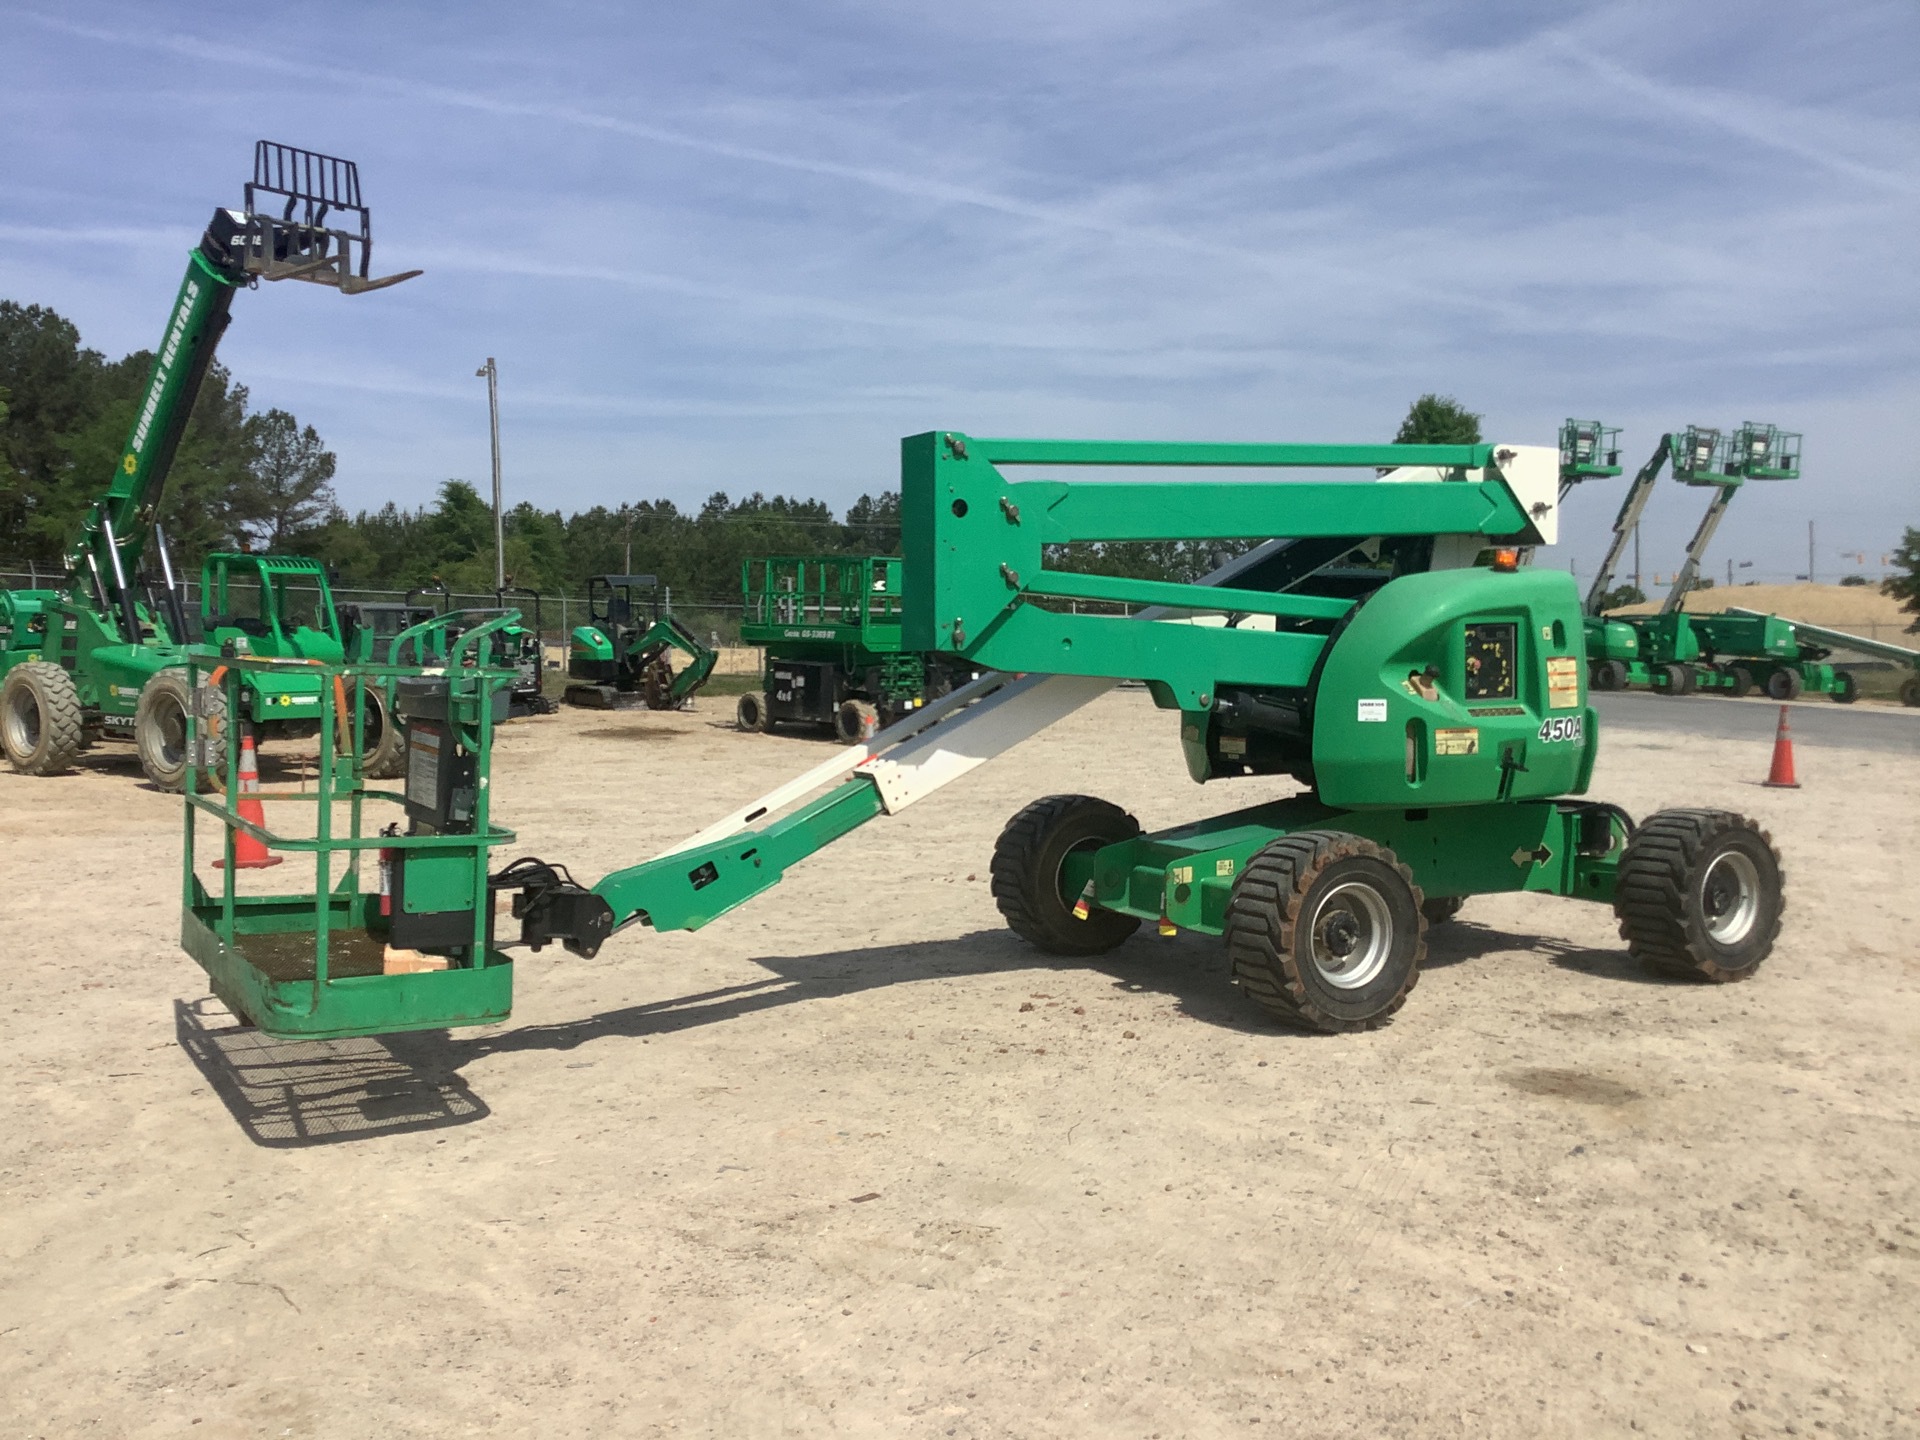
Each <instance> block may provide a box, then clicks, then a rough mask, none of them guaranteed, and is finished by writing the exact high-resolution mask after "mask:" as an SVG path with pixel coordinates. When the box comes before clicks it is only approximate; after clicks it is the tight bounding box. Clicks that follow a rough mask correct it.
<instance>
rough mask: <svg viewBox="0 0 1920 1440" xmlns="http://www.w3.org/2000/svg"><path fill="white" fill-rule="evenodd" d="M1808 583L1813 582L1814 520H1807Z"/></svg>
mask: <svg viewBox="0 0 1920 1440" xmlns="http://www.w3.org/2000/svg"><path fill="white" fill-rule="evenodd" d="M1807 583H1808V584H1812V583H1813V521H1811V520H1809V521H1807Z"/></svg>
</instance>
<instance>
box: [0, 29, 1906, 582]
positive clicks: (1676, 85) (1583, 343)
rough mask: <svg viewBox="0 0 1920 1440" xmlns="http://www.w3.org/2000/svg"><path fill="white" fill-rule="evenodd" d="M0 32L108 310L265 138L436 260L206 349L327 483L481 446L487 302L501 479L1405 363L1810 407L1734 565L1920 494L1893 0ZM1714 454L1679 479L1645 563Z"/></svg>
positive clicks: (452, 472) (887, 462)
mask: <svg viewBox="0 0 1920 1440" xmlns="http://www.w3.org/2000/svg"><path fill="white" fill-rule="evenodd" d="M280 14H284V15H286V16H287V17H288V18H287V19H285V20H284V21H279V20H277V19H275V18H273V17H275V16H276V15H280ZM256 17H258V18H256ZM454 17H457V20H456V19H455V18H454ZM243 21H244V22H246V23H240V22H243ZM0 53H5V54H6V55H7V56H8V62H9V63H8V65H7V67H6V68H7V72H8V84H7V85H6V86H5V87H0V147H3V148H0V153H4V154H5V155H6V156H7V160H6V163H5V165H4V167H0V296H5V297H9V298H14V299H19V300H23V301H38V302H41V303H45V304H50V305H52V306H54V307H56V308H57V309H59V310H61V311H62V312H63V313H65V314H67V315H68V316H69V317H71V318H72V319H73V320H74V321H75V322H76V323H77V324H78V325H79V326H80V328H81V332H82V334H83V336H84V337H85V339H86V341H87V343H89V344H91V345H93V346H95V347H97V348H99V349H102V350H104V351H106V352H108V353H110V354H119V353H123V352H124V351H126V350H129V349H134V348H139V347H146V346H151V345H152V344H154V343H155V340H156V338H157V336H158V333H159V330H160V327H161V323H162V321H163V319H164V318H165V314H166V310H167V306H168V305H169V303H170V302H171V299H172V295H173V290H174V287H175V285H176V283H177V281H178V277H179V273H180V270H181V266H182V263H183V258H184V257H183V252H184V250H185V248H186V247H187V246H188V245H190V244H191V243H192V242H193V240H194V239H195V238H196V237H197V235H198V233H199V229H200V227H201V226H202V225H203V224H204V223H205V218H206V215H207V214H208V213H209V211H210V210H211V209H212V208H213V207H214V206H215V205H231V204H237V203H238V202H239V199H240V186H241V183H242V182H243V181H244V179H245V178H246V175H247V172H248V169H249V167H250V164H251V153H252V142H253V141H254V140H255V139H258V138H262V137H265V138H272V139H278V140H284V141H287V142H289V143H292V144H297V145H303V146H307V147H309V148H313V149H318V150H323V151H326V152H329V153H333V154H338V155H344V156H347V157H349V158H352V159H354V160H357V161H358V162H359V164H360V167H361V176H362V181H363V184H364V186H365V189H366V194H367V197H368V201H369V203H370V204H371V206H372V207H373V212H374V233H375V239H376V244H375V259H376V269H398V268H410V267H413V266H422V267H424V268H425V270H426V272H427V273H426V274H425V276H424V277H422V278H421V279H419V280H416V281H413V282H411V283H409V284H407V285H404V286H401V287H398V288H397V289H394V290H391V291H386V292H381V293H377V294H374V295H370V296H364V297H359V298H355V299H350V300H344V299H342V298H341V297H339V296H337V295H335V294H332V293H329V292H326V291H323V290H321V289H319V288H318V287H313V286H301V285H278V286H271V287H265V288H263V289H262V290H260V291H259V292H257V293H254V294H248V295H245V296H242V297H240V299H239V301H238V302H237V303H236V305H235V311H234V315H235V318H234V324H233V328H232V329H231V330H230V331H229V333H228V336H227V339H226V341H225V344H224V347H223V351H222V355H223V358H224V359H225V361H226V362H227V364H228V365H229V366H230V367H231V368H232V369H233V371H234V372H235V374H236V375H237V376H238V377H239V378H240V379H241V380H242V381H243V382H244V383H246V384H247V385H249V386H250V387H251V389H252V392H253V395H254V398H255V401H256V403H258V404H262V405H268V404H271V405H279V406H283V407H285V408H287V409H289V410H292V411H293V412H294V413H295V414H296V415H298V416H299V417H300V418H301V419H302V420H305V421H308V422H310V423H312V424H314V425H316V426H317V427H318V428H319V429H320V431H321V433H322V434H323V435H324V436H325V437H326V439H327V441H328V442H329V443H330V444H331V445H332V446H333V447H334V449H335V450H336V451H337V452H338V453H339V456H340V477H339V482H338V489H339V493H340V498H341V500H342V501H343V502H344V503H345V504H346V505H348V506H349V507H350V508H357V507H360V506H369V505H376V504H379V503H381V502H382V501H384V500H386V499H388V498H392V499H394V500H397V501H399V502H401V503H402V504H408V505H413V504H420V503H424V502H426V501H428V500H429V499H430V498H431V497H432V494H433V491H434V488H435V487H436V485H437V484H438V483H439V482H440V481H441V480H443V479H445V478H446V477H448V476H462V477H465V478H469V479H472V480H475V481H483V480H484V478H485V475H486V470H487V449H486V413H485V412H486V407H485V385H484V382H482V381H480V380H477V379H475V378H474V377H473V371H474V368H475V366H477V365H478V364H479V363H480V362H481V361H482V360H484V359H485V357H486V356H488V355H489V354H491V355H494V356H497V357H498V360H499V364H500V371H501V397H502V430H503V449H504V452H505V468H506V480H507V492H508V499H509V501H510V502H511V501H515V500H520V499H527V500H532V501H534V502H535V503H538V504H540V505H543V506H547V507H558V508H563V509H572V508H577V507H582V506H585V505H589V504H593V503H596V502H602V503H607V504H617V503H619V502H620V501H622V500H630V499H638V498H646V497H653V496H661V495H664V496H668V497H671V498H673V499H674V500H676V501H679V502H683V503H696V504H697V503H698V501H699V500H700V499H702V498H704V497H705V496H706V495H707V494H708V493H710V492H711V491H713V490H716V489H720V490H727V491H729V492H731V493H733V494H736V495H738V494H741V493H744V492H746V491H750V490H754V489H761V490H768V491H773V490H785V491H790V492H798V493H807V494H817V495H820V496H822V497H824V498H826V499H828V500H830V501H832V502H833V503H835V504H836V505H837V506H844V505H845V504H846V503H847V502H849V501H851V500H852V499H854V498H855V497H856V496H858V495H859V494H860V493H861V492H862V491H864V490H876V489H880V488H886V487H889V486H891V485H893V484H896V483H897V474H896V467H897V445H896V442H897V440H898V438H899V437H900V436H901V435H903V434H907V433H911V432H917V431H921V430H927V429H933V428H943V429H965V430H969V431H972V432H973V433H975V434H1025V435H1051V436H1087V437H1113V438H1154V439H1234V440H1301V441H1307V440H1312V441H1348V440H1353V441H1359V440H1373V439H1385V438H1388V437H1390V435H1391V433H1392V431H1393V429H1394V427H1395V425H1396V424H1397V423H1398V421H1399V418H1400V416H1401V414H1402V413H1403V412H1404V410H1405V408H1406V405H1407V403H1408V402H1409V401H1410V400H1411V399H1412V398H1413V397H1414V396H1415V395H1417V394H1419V393H1420V392H1422V391H1426V390H1438V391H1441V392H1444V393H1451V394H1454V395H1457V396H1458V397H1460V399H1461V400H1463V401H1464V402H1466V403H1467V404H1468V405H1470V406H1471V407H1472V408H1474V409H1476V410H1479V411H1482V412H1484V413H1485V415H1486V416H1487V425H1486V428H1487V431H1488V436H1489V438H1490V439H1496V440H1505V441H1522V442H1535V443H1551V442H1552V439H1553V436H1554V434H1555V431H1556V429H1557V427H1558V424H1559V422H1560V420H1561V419H1562V418H1563V417H1565V416H1567V415H1569V414H1576V413H1577V414H1581V415H1583V416H1587V415H1590V416H1593V417H1597V418H1601V419H1604V420H1606V421H1607V422H1608V423H1610V424H1615V425H1619V426H1621V427H1622V428H1623V429H1624V431H1625V436H1624V442H1625V449H1626V452H1627V458H1628V459H1629V461H1630V462H1631V463H1637V462H1638V461H1639V460H1640V459H1641V458H1643V457H1644V455H1645V454H1646V453H1647V452H1648V451H1650V450H1651V449H1652V448H1653V446H1654V444H1655V442H1656V441H1657V439H1658V437H1659V435H1660V433H1661V432H1662V431H1663V430H1666V429H1669V428H1674V427H1678V426H1684V425H1686V424H1688V423H1689V422H1698V423H1703V424H1720V425H1724V426H1732V425H1734V424H1736V423H1738V422H1739V421H1741V420H1744V419H1755V420H1766V421H1772V422H1774V423H1777V424H1780V425H1783V426H1786V427H1787V428H1791V429H1798V430H1803V431H1805V432H1806V437H1807V439H1806V457H1807V458H1806V464H1805V473H1804V475H1803V478H1802V479H1800V480H1799V481H1796V482H1790V483H1783V484H1780V485H1777V486H1773V487H1769V488H1766V489H1760V488H1758V487H1756V490H1755V493H1753V494H1752V495H1749V496H1742V497H1741V499H1740V502H1739V503H1738V504H1736V505H1735V507H1734V508H1733V510H1732V512H1731V513H1730V516H1729V518H1728V520H1727V523H1726V524H1725V526H1724V527H1723V528H1722V530H1721V538H1720V540H1719V541H1718V542H1717V543H1716V546H1715V550H1714V555H1713V558H1712V561H1711V563H1710V566H1709V571H1710V573H1715V574H1719V575H1721V576H1723V577H1724V574H1725V569H1724V566H1725V562H1726V560H1727V559H1728V558H1734V559H1736V560H1751V561H1753V562H1754V565H1753V568H1752V569H1751V570H1748V571H1746V572H1744V573H1745V574H1746V575H1748V576H1757V577H1764V578H1782V579H1784V578H1791V577H1792V575H1793V574H1794V573H1796V572H1803V571H1804V570H1805V568H1806V532H1807V522H1808V520H1809V519H1817V520H1818V522H1819V556H1818V558H1817V564H1818V566H1819V569H1820V571H1822V572H1824V575H1823V578H1833V577H1834V576H1836V575H1838V574H1839V573H1841V571H1843V570H1844V569H1849V568H1854V567H1853V565H1852V562H1851V561H1847V560H1843V559H1842V558H1841V554H1840V552H1841V551H1842V550H1843V549H1844V550H1856V551H1865V552H1867V554H1868V561H1869V565H1868V567H1867V568H1868V569H1869V570H1870V571H1875V572H1877V565H1876V564H1875V563H1874V562H1877V560H1878V558H1879V555H1880V554H1881V553H1882V552H1883V551H1885V550H1886V549H1888V548H1889V547H1890V546H1891V544H1892V543H1893V541H1894V540H1895V538H1896V537H1897V534H1898V531H1899V528H1900V527H1901V526H1902V525H1905V524H1920V303H1917V302H1920V284H1917V283H1916V278H1915V272H1916V265H1915V263H1914V262H1915V253H1916V242H1915V232H1916V223H1915V222H1916V219H1920V84H1917V83H1916V80H1915V78H1914V76H1915V73H1916V68H1917V67H1916V62H1920V11H1917V10H1916V9H1915V7H1914V6H1913V5H1912V4H1910V3H1907V0H1898V3H1882V4H1868V3H1849V0H1832V3H1824V4H1798V5H1788V4H1768V3H1764V0H1761V3H1740V4H1735V3H1729V0H1698V3H1689V4H1685V5H1674V4H1670V3H1666V4H1661V3H1648V4H1597V5H1584V6H1582V5H1570V4H1555V5H1522V4H1512V3H1490V4H1483V5H1462V4H1455V5H1441V4H1428V5H1421V4H1401V5H1392V6H1385V5H1380V6H1375V5H1366V4H1357V3H1335V4H1325V5H1314V4H1309V3H1301V4H1287V5H1275V4H1266V5H1253V4H1244V5H1243V4H1225V3H1183V0H1157V3H1151V4H1149V3H1143V0H1105V3H1099V4H1091V3H1089V4H1056V5H1049V4H1045V3H1039V0H1024V3H1012V0H974V3H970V4H967V5H937V6H936V5H922V6H906V5H882V4H862V3H855V0H847V3H831V0H825V3H823V0H797V3H789V4H779V5H774V4H743V3H729V0H709V3H704V4H701V5H697V6H667V5H658V6H634V5H624V4H615V3H548V4H543V5H539V6H529V5H525V4H523V3H515V4H485V3H476V4H462V5H460V6H457V7H456V6H451V5H431V6H422V5H408V4H401V3H385V4H366V5H352V4H324V3H322V4H310V5H305V6H300V7H294V8H290V9H286V10H281V9H280V7H251V8H250V9H249V7H242V8H241V9H240V10H237V11H236V10H232V9H229V10H226V11H216V10H210V9H208V8H207V7H206V6H204V5H193V6H188V5H176V4H167V3H148V4H117V5H116V4H85V3H65V4H51V3H49V4H45V5H41V6H37V7H36V6H31V5H28V6H14V5H5V6H0ZM1623 483H1624V482H1614V483H1613V485H1612V486H1611V487H1607V488H1594V490H1593V493H1590V494H1585V495H1582V496H1580V497H1578V498H1577V500H1576V501H1575V502H1574V504H1573V505H1572V507H1571V508H1570V510H1569V513H1568V515H1567V519H1566V526H1565V529H1564V530H1563V536H1564V542H1563V544H1562V545H1561V547H1560V551H1559V556H1560V558H1559V563H1562V564H1565V563H1567V562H1568V560H1569V559H1571V560H1572V561H1573V563H1574V564H1575V565H1576V567H1577V568H1579V569H1581V570H1590V569H1591V567H1592V565H1593V563H1594V561H1595V560H1596V559H1597V558H1598V555H1599V553H1600V550H1601V549H1602V547H1603V545H1604V543H1605V537H1606V530H1607V526H1608V524H1609V522H1610V520H1611V518H1612V514H1613V510H1614V508H1615V507H1616V506H1617V504H1618V502H1619V498H1620V493H1621V488H1620V487H1621V486H1622V484H1623ZM1704 503H1705V496H1704V494H1702V493H1701V492H1696V491H1687V490H1684V489H1682V488H1681V487H1678V486H1675V485H1672V484H1665V485H1663V487H1662V490H1661V492H1660V494H1659V496H1658V498H1657V500H1656V502H1655V504H1654V506H1653V507H1652V509H1651V510H1650V513H1649V518H1648V522H1647V524H1646V527H1645V531H1644V533H1645V541H1646V543H1645V547H1644V548H1645V555H1646V559H1645V566H1646V569H1647V571H1648V572H1649V573H1651V572H1653V571H1654V570H1656V569H1659V570H1671V569H1672V568H1673V567H1674V565H1675V564H1676V563H1677V560H1678V556H1679V551H1680V547H1681V545H1682V544H1683V543H1684V541H1685V539H1686V537H1687V535H1688V534H1689V533H1690V532H1691V530H1692V527H1693V523H1694V521H1695V519H1696V518H1697V516H1698V514H1699V512H1700V510H1701V509H1702V508H1703V507H1704Z"/></svg>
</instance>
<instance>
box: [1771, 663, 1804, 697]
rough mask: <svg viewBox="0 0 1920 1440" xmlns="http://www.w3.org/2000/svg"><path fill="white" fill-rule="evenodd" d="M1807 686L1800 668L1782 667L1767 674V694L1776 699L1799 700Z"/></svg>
mask: <svg viewBox="0 0 1920 1440" xmlns="http://www.w3.org/2000/svg"><path fill="white" fill-rule="evenodd" d="M1806 688H1807V685H1806V682H1805V681H1804V680H1802V679H1801V678H1800V672H1799V671H1798V670H1789V669H1785V668H1782V669H1779V670H1776V671H1774V672H1773V673H1772V674H1771V675H1769V676H1767V694H1768V695H1770V696H1772V697H1773V698H1774V699H1775V700H1798V699H1799V698H1800V696H1801V693H1802V692H1803V691H1805V690H1806Z"/></svg>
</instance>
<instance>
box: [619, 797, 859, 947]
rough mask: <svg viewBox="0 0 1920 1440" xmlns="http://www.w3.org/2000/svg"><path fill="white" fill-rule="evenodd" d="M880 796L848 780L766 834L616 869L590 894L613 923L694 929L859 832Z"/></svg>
mask: <svg viewBox="0 0 1920 1440" xmlns="http://www.w3.org/2000/svg"><path fill="white" fill-rule="evenodd" d="M881 808H882V807H881V804H880V792H879V790H878V789H876V788H875V787H874V784H873V782H872V781H870V780H867V779H864V778H855V779H852V780H847V781H845V782H843V783H842V784H840V785H837V786H835V787H834V788H833V789H832V790H829V791H828V792H827V793H826V794H825V795H822V796H821V797H820V798H818V799H817V800H814V801H812V802H811V803H810V804H807V805H804V806H802V807H801V808H800V809H798V810H796V811H794V813H793V814H791V815H788V816H786V817H784V818H783V819H780V820H777V821H775V822H774V823H773V824H771V825H769V826H767V828H766V829H764V830H746V831H742V832H741V833H740V834H738V835H730V836H728V837H727V838H726V839H724V840H717V841H714V842H713V843H712V844H709V845H700V846H696V847H694V848H692V849H689V850H681V851H678V852H676V853H674V854H672V855H662V856H660V857H659V858H658V859H655V860H649V861H646V862H645V863H644V864H640V865H634V866H630V867H629V868H627V869H625V870H616V871H614V873H613V874H611V875H609V876H607V877H606V878H605V879H603V880H601V881H600V883H599V884H597V885H595V886H594V887H593V889H594V893H595V894H597V895H599V896H600V897H601V898H602V899H604V900H605V901H606V902H607V903H608V904H609V905H610V906H612V907H613V917H614V923H615V924H616V925H625V924H627V923H629V922H630V921H633V920H636V919H643V920H645V921H646V923H647V924H649V925H651V926H653V928H654V929H656V930H698V929H699V928H700V927H701V926H702V925H705V924H706V923H707V922H708V921H710V920H716V919H718V918H719V917H720V916H722V915H724V914H726V913H727V911H729V910H732V909H733V908H735V907H736V906H738V905H743V904H745V903H746V902H747V901H749V900H751V899H752V898H753V897H754V896H756V895H758V894H759V893H760V892H761V891H763V890H770V889H772V888H773V887H774V886H775V885H778V884H779V883H780V881H781V879H782V878H783V877H784V876H785V875H786V873H787V868H788V867H789V866H791V865H793V864H795V863H797V862H798V861H801V860H804V859H805V858H806V857H807V856H809V855H811V854H813V853H814V851H816V850H819V849H821V848H823V847H824V846H827V845H831V844H832V843H833V842H834V841H836V840H838V839H839V838H840V837H841V836H842V835H845V834H846V833H847V832H849V831H851V830H855V829H858V828H859V827H860V826H862V825H864V824H866V822H867V821H869V820H871V819H873V818H874V816H876V815H878V814H879V813H880V811H881Z"/></svg>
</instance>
